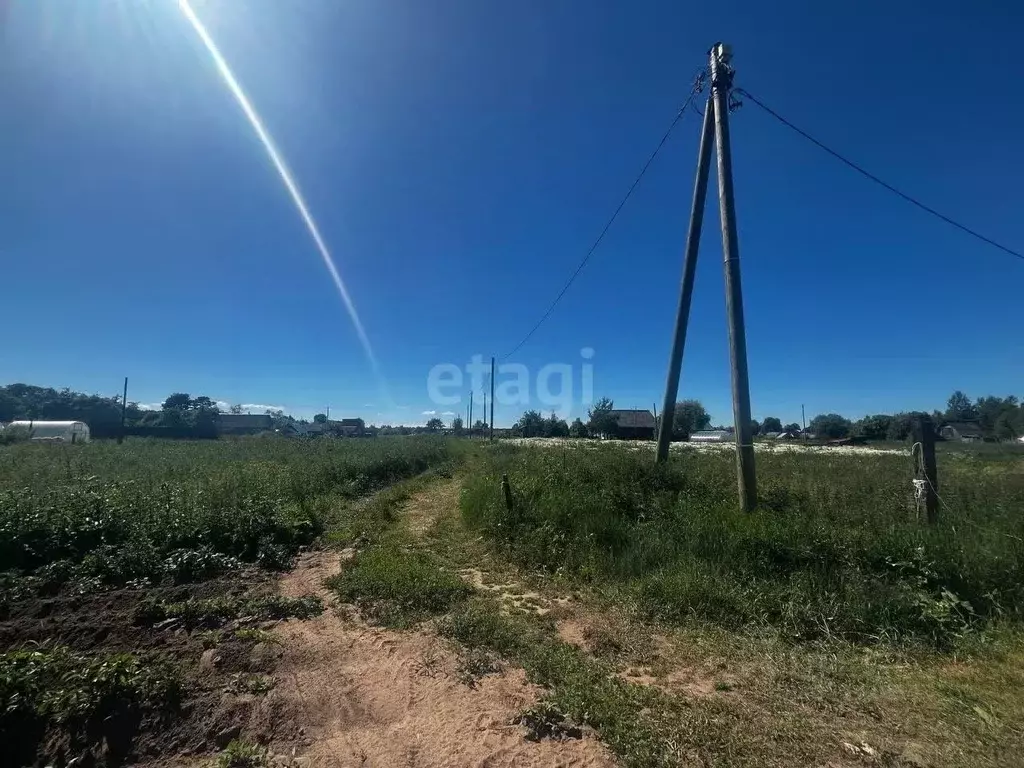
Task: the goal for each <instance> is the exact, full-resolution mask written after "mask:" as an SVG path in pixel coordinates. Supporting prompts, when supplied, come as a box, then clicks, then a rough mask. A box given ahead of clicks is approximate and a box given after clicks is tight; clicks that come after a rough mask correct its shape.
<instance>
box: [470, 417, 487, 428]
mask: <svg viewBox="0 0 1024 768" xmlns="http://www.w3.org/2000/svg"><path fill="white" fill-rule="evenodd" d="M473 429H474V431H477V430H484V429H487V425H486V424H485V423H484V422H483V421H482V420H481V419H477V420H476V421H475V422H474V423H473Z"/></svg>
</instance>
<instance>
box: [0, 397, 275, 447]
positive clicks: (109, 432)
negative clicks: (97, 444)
mask: <svg viewBox="0 0 1024 768" xmlns="http://www.w3.org/2000/svg"><path fill="white" fill-rule="evenodd" d="M231 410H232V411H236V410H238V409H237V408H232V409H231ZM268 415H270V416H271V417H272V418H273V419H274V424H275V427H277V426H278V425H279V422H286V421H291V420H292V419H291V417H290V416H285V415H284V414H283V413H280V412H277V411H268ZM219 418H220V408H219V406H218V405H217V403H216V402H214V401H213V400H212V399H211V398H209V397H206V396H205V395H200V396H198V397H192V396H191V395H189V394H188V393H185V392H175V393H174V394H172V395H171V396H170V397H168V398H167V399H166V400H165V401H164V402H163V405H162V406H161V408H160V410H158V411H156V410H147V409H143V408H141V407H140V406H139V404H138V403H135V402H130V403H128V404H127V406H126V407H125V426H126V427H127V428H128V431H129V432H130V433H132V434H140V435H151V436H159V435H168V436H173V437H192V436H213V435H214V434H215V433H216V428H217V421H218V419H219ZM22 420H25V421H84V422H85V423H86V424H88V425H89V430H90V431H91V433H92V435H93V436H94V437H114V436H116V435H117V434H119V433H120V430H121V398H120V397H118V396H116V395H113V396H110V397H104V396H103V395H87V394H84V393H82V392H73V391H72V390H70V389H67V388H65V389H59V390H58V389H53V388H51V387H36V386H33V385H31V384H8V385H7V386H3V387H0V423H7V422H11V421H22Z"/></svg>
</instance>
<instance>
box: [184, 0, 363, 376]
mask: <svg viewBox="0 0 1024 768" xmlns="http://www.w3.org/2000/svg"><path fill="white" fill-rule="evenodd" d="M178 7H179V8H180V9H181V12H182V14H184V16H185V18H186V19H187V20H188V22H189V24H191V25H192V28H193V29H194V30H195V32H196V34H197V35H198V36H199V39H200V40H202V42H203V45H204V46H205V47H206V50H207V51H208V52H209V54H210V57H211V58H212V59H213V62H214V64H215V65H216V67H217V71H218V72H220V75H221V77H222V78H223V79H224V82H225V83H226V84H227V86H228V90H230V91H231V93H232V95H233V96H234V97H235V100H236V101H237V102H238V105H239V106H240V107H241V108H242V111H243V112H244V113H245V116H246V118H248V120H249V123H250V125H252V128H253V130H254V131H255V132H256V136H257V137H258V138H259V140H260V143H262V144H263V147H264V149H266V151H267V155H269V157H270V160H271V162H272V163H273V164H274V167H275V168H276V169H277V173H278V175H279V176H280V177H281V181H283V182H284V185H285V187H286V188H287V190H288V194H289V195H291V198H292V201H293V202H294V203H295V207H296V208H297V209H298V211H299V215H300V216H301V217H302V220H303V221H304V222H305V224H306V229H308V230H309V234H310V236H311V237H312V238H313V242H314V243H315V244H316V248H317V250H318V251H319V252H320V257H321V258H322V259H323V262H324V266H326V267H327V271H328V272H329V273H330V275H331V279H332V280H333V281H334V285H335V287H336V288H337V289H338V293H339V294H340V295H341V300H342V302H344V304H345V309H346V310H347V311H348V315H349V317H350V318H351V319H352V325H353V326H355V329H356V334H357V335H358V336H359V341H360V343H361V344H362V345H363V349H364V350H365V351H366V356H367V358H369V361H370V365H371V366H373V370H374V373H375V374H376V375H377V377H378V378H379V379H380V380H381V383H382V384H383V377H382V375H381V372H380V366H379V365H378V364H377V357H376V355H375V354H374V352H373V347H372V346H371V345H370V339H369V337H368V336H367V335H366V330H365V329H364V328H363V324H362V321H360V319H359V313H358V312H356V306H355V304H354V303H353V301H352V297H351V296H350V295H349V292H348V289H347V288H346V287H345V281H344V280H342V279H341V274H340V273H339V272H338V268H337V267H336V266H335V265H334V260H333V259H332V258H331V253H330V251H329V250H328V249H327V244H326V243H325V242H324V239H323V237H321V235H320V229H319V228H318V227H317V225H316V222H315V221H314V220H313V216H312V214H310V212H309V208H308V207H307V206H306V201H305V200H304V199H303V197H302V193H301V192H300V191H299V187H298V185H297V184H296V183H295V179H294V178H293V177H292V174H291V172H290V171H289V170H288V166H287V165H286V164H285V162H284V158H283V157H282V156H281V153H280V152H279V151H278V150H277V147H276V145H275V144H274V140H273V139H272V138H271V137H270V134H269V133H268V132H267V129H266V128H265V127H264V125H263V121H262V120H261V119H260V116H259V115H258V114H257V113H256V109H255V108H254V107H253V105H252V102H250V101H249V97H248V96H246V94H245V91H243V90H242V86H241V85H239V83H238V80H236V79H235V76H234V73H232V71H231V68H230V67H228V63H227V61H225V60H224V57H223V56H222V55H221V53H220V49H218V48H217V44H216V43H215V42H214V41H213V38H212V37H210V33H209V32H207V31H206V27H205V26H204V25H203V22H202V21H200V20H199V17H198V16H196V14H195V11H194V10H192V6H191V5H189V2H188V0H178Z"/></svg>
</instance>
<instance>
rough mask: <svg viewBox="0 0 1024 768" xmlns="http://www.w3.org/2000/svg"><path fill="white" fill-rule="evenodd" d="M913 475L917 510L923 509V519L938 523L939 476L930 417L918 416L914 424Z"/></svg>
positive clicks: (933, 429)
mask: <svg viewBox="0 0 1024 768" xmlns="http://www.w3.org/2000/svg"><path fill="white" fill-rule="evenodd" d="M914 448H915V450H914V474H915V479H916V482H915V483H914V485H915V486H916V487H917V493H916V499H917V510H918V513H920V511H921V508H922V507H924V513H925V519H926V520H927V521H928V523H929V524H931V525H934V524H935V523H937V522H938V521H939V476H938V471H937V469H936V462H935V425H934V424H933V423H932V420H931V417H929V416H920V417H918V419H917V420H916V421H915V422H914Z"/></svg>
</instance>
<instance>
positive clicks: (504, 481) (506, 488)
mask: <svg viewBox="0 0 1024 768" xmlns="http://www.w3.org/2000/svg"><path fill="white" fill-rule="evenodd" d="M501 492H502V494H504V496H505V508H506V509H508V511H509V512H511V511H512V487H511V485H509V482H508V475H502V476H501Z"/></svg>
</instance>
